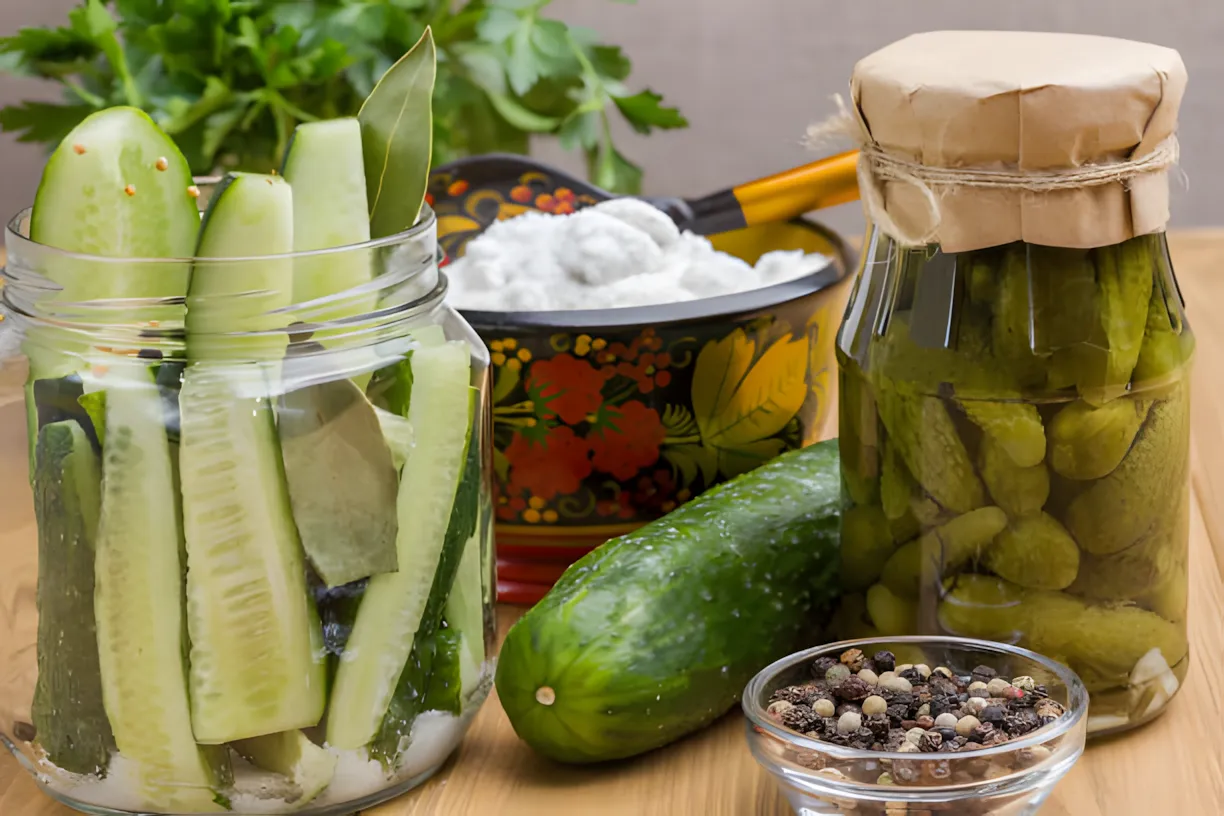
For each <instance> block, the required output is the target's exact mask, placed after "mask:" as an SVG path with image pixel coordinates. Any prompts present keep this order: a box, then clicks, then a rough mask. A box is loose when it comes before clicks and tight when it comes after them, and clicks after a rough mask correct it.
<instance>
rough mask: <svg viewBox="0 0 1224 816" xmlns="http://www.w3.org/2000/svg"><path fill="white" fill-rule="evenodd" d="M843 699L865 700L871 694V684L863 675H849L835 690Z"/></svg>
mask: <svg viewBox="0 0 1224 816" xmlns="http://www.w3.org/2000/svg"><path fill="white" fill-rule="evenodd" d="M833 693H834V694H836V695H837V696H838V697H840V698H841V699H843V700H865V699H867V697H868V696H869V695H870V694H871V686H869V685H867V681H866V680H864V679H863V678H861V677H848V678H846V679H845V680H843V681H842V682H841V683H840V684H839V685H838V686H837V688H835V689H834V690H833Z"/></svg>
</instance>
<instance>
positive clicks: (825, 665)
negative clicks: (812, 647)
mask: <svg viewBox="0 0 1224 816" xmlns="http://www.w3.org/2000/svg"><path fill="white" fill-rule="evenodd" d="M836 665H837V658H835V657H818V658H816V659H815V660H813V661H812V676H813V677H815V678H816V679H817V680H823V679H824V677H825V674H826V673H827V672H828V671H829V669H831V668H833V667H834V666H836Z"/></svg>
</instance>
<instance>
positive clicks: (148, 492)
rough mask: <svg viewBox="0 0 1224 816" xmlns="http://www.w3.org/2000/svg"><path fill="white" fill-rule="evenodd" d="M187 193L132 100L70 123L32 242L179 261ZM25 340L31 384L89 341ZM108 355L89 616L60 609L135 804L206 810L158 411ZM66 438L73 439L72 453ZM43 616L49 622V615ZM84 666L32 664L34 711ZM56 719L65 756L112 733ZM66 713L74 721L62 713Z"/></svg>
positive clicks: (220, 767) (155, 293)
mask: <svg viewBox="0 0 1224 816" xmlns="http://www.w3.org/2000/svg"><path fill="white" fill-rule="evenodd" d="M193 192H194V191H193V190H192V188H191V175H190V172H189V170H188V169H187V163H186V161H185V160H184V159H183V157H182V155H181V154H180V153H179V152H178V150H177V149H176V148H175V146H174V143H173V142H172V141H171V140H170V139H169V137H167V136H166V135H165V134H164V133H162V132H161V131H160V130H159V129H158V128H157V126H156V125H155V124H153V122H152V120H150V119H149V117H148V116H146V115H145V114H143V113H141V112H140V111H137V110H133V109H131V108H116V109H111V110H107V111H103V112H101V113H97V114H94V115H93V116H90V117H89V118H87V119H86V120H85V121H84V122H82V123H81V124H80V125H79V126H77V128H75V129H74V130H73V131H72V133H70V134H69V135H68V136H67V137H66V138H65V139H64V142H63V143H62V144H61V145H60V147H59V148H58V149H57V151H56V152H55V154H54V155H53V156H52V158H51V160H50V162H49V163H48V165H47V168H46V170H45V171H44V174H43V180H42V184H41V186H40V187H39V191H38V196H37V198H36V200H35V205H34V212H33V215H32V217H31V228H30V229H31V233H30V237H31V238H32V239H33V240H35V241H37V242H39V243H42V244H46V245H49V246H52V247H55V248H57V249H61V250H67V251H70V252H75V253H82V254H93V255H99V256H106V257H111V258H119V259H124V258H150V259H156V258H166V259H182V258H188V257H190V256H191V254H192V252H193V250H194V248H195V239H196V234H197V232H198V229H199V223H200V221H199V215H198V211H197V208H196V206H195V199H194V198H193ZM189 267H190V265H189V264H188V263H187V262H185V261H183V262H178V263H176V262H167V263H160V264H121V263H106V262H98V261H88V260H83V259H81V258H66V257H65V258H55V259H53V260H51V261H49V262H48V264H47V266H46V268H45V269H44V270H42V271H44V273H45V274H46V275H47V276H48V277H49V278H50V279H51V280H52V281H54V282H55V283H56V284H58V285H59V286H60V287H61V288H62V291H61V292H60V293H59V294H58V295H57V296H56V300H57V301H61V302H81V301H87V300H90V299H104V298H159V299H160V298H166V299H174V298H180V299H181V297H182V296H183V295H184V294H185V293H186V291H187V276H188V272H189ZM164 308H165V309H166V310H167V311H169V312H170V313H171V314H170V319H172V320H173V319H180V318H181V316H182V308H181V306H177V307H175V306H167V307H164ZM148 314H149V313H148V312H143V313H142V314H139V315H138V314H136V313H135V312H133V313H132V314H124V313H121V312H120V313H114V312H112V313H111V314H110V315H108V319H111V320H113V321H115V322H120V321H122V320H124V319H125V318H126V319H128V320H130V321H138V320H140V319H142V318H147V317H148ZM158 314H159V315H160V314H161V313H160V312H158ZM26 349H27V352H28V354H29V356H30V359H31V378H32V379H34V380H37V379H41V378H55V377H62V376H64V375H67V374H75V373H76V372H77V370H78V369H80V368H82V367H83V366H84V365H85V363H84V357H85V355H86V354H87V353H88V343H87V342H81V343H79V344H74V343H73V342H65V338H63V337H62V336H54V337H51V336H44V334H43V333H42V330H41V329H36V330H35V331H34V332H32V333H31V334H30V335H29V336H28V338H27V344H26ZM105 363H106V364H105V365H101V364H99V365H95V366H94V370H93V375H94V378H95V379H96V380H99V381H100V383H101V387H103V388H105V389H106V392H107V399H106V405H105V409H104V411H103V418H102V419H101V423H100V424H101V425H104V426H105V427H104V429H103V428H98V430H99V433H98V434H97V436H98V438H99V439H102V438H105V439H106V440H107V442H106V446H105V448H104V449H103V457H102V458H103V462H102V485H101V501H100V504H101V507H100V511H99V512H98V521H97V537H96V540H95V543H94V547H95V550H96V552H95V553H94V556H93V558H94V561H93V575H92V587H91V586H90V585H89V579H88V577H87V576H86V577H83V576H80V575H77V576H76V577H77V579H79V580H80V581H81V583H80V584H79V585H78V586H77V587H76V593H77V597H78V599H83V598H84V596H85V594H87V593H89V592H92V607H93V613H92V616H91V617H92V620H81V619H80V613H79V612H78V613H75V614H74V615H73V620H72V621H71V622H70V624H71V625H72V626H73V627H75V630H74V632H73V636H74V637H82V636H86V635H85V633H87V632H88V631H89V627H90V626H91V625H93V626H96V647H95V648H96V651H97V658H98V660H97V668H96V672H97V682H99V683H100V687H101V696H102V704H103V707H104V709H105V712H106V719H107V721H108V722H109V730H110V732H111V733H112V734H113V737H114V742H115V744H116V746H117V747H118V749H119V752H120V753H121V754H122V755H123V756H124V757H125V758H126V759H128V760H129V761H130V763H131V765H132V766H133V770H132V772H131V774H132V780H133V786H134V787H135V789H136V792H137V794H138V795H139V796H140V797H141V799H142V800H143V802H144V805H145V806H147V807H148V808H150V809H152V810H158V811H162V812H169V811H179V812H198V813H204V812H213V811H219V810H221V809H222V808H221V807H220V806H219V805H217V804H216V802H215V801H214V793H213V791H212V790H211V789H210V788H213V787H216V786H218V785H220V784H221V783H222V782H223V781H224V777H225V776H226V773H227V770H228V768H227V764H226V762H225V757H224V755H223V754H221V753H219V752H214V751H211V750H204V749H201V748H200V747H199V746H197V745H196V743H195V741H194V739H193V738H192V732H191V717H190V708H189V703H188V698H187V669H186V666H185V665H184V663H183V654H184V651H185V649H184V641H183V617H184V613H183V595H182V592H183V583H182V581H183V577H182V569H183V563H182V559H181V555H180V545H181V541H182V531H181V527H180V524H179V516H178V499H177V496H176V494H175V491H174V487H173V485H174V463H173V459H172V454H171V447H170V443H169V440H168V438H167V434H166V428H165V406H164V403H163V401H162V398H161V395H160V393H159V391H158V388H157V386H156V384H155V382H154V377H153V372H152V370H151V369H150V368H148V367H147V366H146V365H145V363H144V362H143V361H138V360H136V359H134V358H132V357H128V356H125V355H120V354H112V355H107V357H106V360H105ZM42 390H43V389H40V388H39V387H37V385H36V386H34V387H31V388H30V389H28V391H27V394H29V395H34V396H35V397H37V396H38V395H39V394H40V391H42ZM78 390H79V387H78ZM31 413H32V414H33V415H35V416H36V415H37V414H38V413H39V412H38V411H32V412H31ZM47 413H49V412H47ZM103 430H104V431H105V432H103ZM55 433H57V434H58V433H59V432H58V431H57V432H55ZM79 441H80V440H79V438H77V439H74V440H73V447H74V451H75V450H78V443H79ZM77 455H78V454H77V453H75V452H74V453H73V454H72V456H73V457H76V456H77ZM83 461H84V460H83V459H78V460H76V462H75V463H74V465H73V467H72V468H71V472H72V473H73V474H74V478H73V480H72V481H71V482H70V481H69V479H68V473H69V471H68V470H67V469H66V470H65V471H64V472H63V473H61V474H60V478H61V480H62V483H61V484H60V486H59V487H60V490H61V495H62V496H66V495H67V493H66V492H64V491H67V490H69V489H71V490H73V491H75V495H76V496H77V499H78V501H79V502H80V505H81V511H82V514H83V515H82V519H84V518H86V514H87V513H88V512H89V511H87V509H86V508H87V507H88V505H89V498H88V495H87V488H86V487H85V485H86V484H87V482H88V479H86V480H84V481H82V480H81V479H80V478H76V477H80V476H81V474H82V467H81V465H82V464H83ZM87 469H88V467H87V466H86V467H85V468H84V470H87ZM34 472H35V480H36V482H39V481H40V480H41V483H40V484H39V486H38V489H39V491H40V492H41V491H50V490H51V484H50V482H51V481H53V477H50V476H48V475H47V474H48V470H47V468H46V467H45V466H44V467H43V468H42V469H40V468H38V467H35V471H34ZM44 496H46V494H44ZM68 522H69V519H67V518H64V519H61V520H60V523H61V524H65V523H68ZM46 534H52V535H53V534H55V531H54V525H51V527H50V528H49V529H48V530H40V535H46ZM79 555H80V551H79V550H66V551H64V552H62V553H60V555H59V559H60V562H59V563H56V560H55V559H52V558H42V559H40V572H42V573H43V574H40V577H39V580H40V584H42V585H44V586H46V587H48V588H50V587H51V586H52V585H53V584H54V583H55V581H56V576H57V575H59V574H60V571H62V570H65V569H67V568H69V566H70V564H71V563H72V562H73V561H74V559H75V558H77V557H78V556H79ZM64 595H65V597H64V598H62V599H61V601H60V602H61V603H62V602H65V601H67V600H69V599H70V597H71V593H69V592H67V591H65V593H64ZM51 618H52V621H50V622H49V625H52V626H53V625H54V618H55V615H54V614H52V615H51ZM40 623H41V622H40ZM61 625H62V622H61ZM65 631H67V630H65ZM50 637H57V638H58V635H54V634H52V633H50V632H49V631H48V633H47V634H44V632H43V631H41V630H40V643H39V651H40V655H47V656H49V655H51V654H55V653H56V652H55V648H57V647H59V646H65V645H67V641H64V642H63V643H58V642H57V643H56V644H51V643H47V642H46V640H47V638H50ZM89 663H90V661H88V659H87V658H85V657H78V658H77V659H76V660H75V662H74V663H73V664H72V665H69V666H64V665H60V666H50V665H44V666H41V667H40V678H39V684H40V688H41V695H40V696H39V705H40V706H41V705H42V703H44V702H49V701H50V695H52V694H59V693H60V692H61V691H63V688H56V689H53V688H52V686H57V687H58V686H59V682H60V680H62V679H63V678H64V677H65V674H64V672H67V675H70V676H71V678H72V683H73V685H74V686H75V687H76V688H77V689H84V688H85V686H86V685H88V684H89V682H90V679H89V673H90V669H89ZM57 678H59V679H57ZM64 688H67V687H66V686H65V687H64ZM78 702H85V698H84V697H79V698H78ZM54 705H62V703H58V704H54ZM53 713H54V716H55V718H56V719H57V720H58V721H59V722H62V723H66V724H68V726H69V727H70V728H73V729H78V733H77V734H76V735H75V736H74V737H73V739H74V742H75V745H76V748H77V749H81V750H86V749H88V746H89V745H90V744H91V743H93V744H101V743H106V742H107V741H108V739H109V738H108V737H107V736H106V734H105V733H103V731H102V725H101V724H100V723H95V728H96V733H95V734H94V735H93V736H91V737H90V736H86V735H85V734H84V733H83V732H81V731H80V729H81V728H82V727H86V728H88V727H89V726H88V720H87V719H86V713H85V712H84V711H78V714H77V715H72V714H70V713H68V712H67V711H65V710H62V709H61V710H60V711H54V712H53ZM74 716H80V717H81V718H82V719H81V720H80V721H76V722H70V721H72V720H74ZM39 731H40V738H42V737H43V735H44V734H45V735H46V736H45V738H46V739H47V740H48V750H51V751H52V752H53V753H54V754H56V755H58V756H60V757H61V758H63V752H62V748H63V745H62V744H61V743H59V742H58V738H57V736H56V734H55V731H54V729H53V728H51V727H48V728H47V729H44V728H43V727H42V726H40V727H39ZM95 740H96V741H97V742H96V743H95V742H94V741H95ZM81 759H82V760H83V759H84V758H83V757H82V758H81ZM68 762H73V763H75V762H76V760H75V759H71V760H68V761H66V764H68Z"/></svg>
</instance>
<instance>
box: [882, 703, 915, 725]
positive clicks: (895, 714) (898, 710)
mask: <svg viewBox="0 0 1224 816" xmlns="http://www.w3.org/2000/svg"><path fill="white" fill-rule="evenodd" d="M884 713H885V714H886V715H887V716H888V721H889V722H890V723H892V726H893V728H900V727H901V721H902V720H905V719H908V718H909V707H908V706H903V705H897V704H896V703H893V704H892V705H890V706H889V707H888V710H887V711H885V712H884Z"/></svg>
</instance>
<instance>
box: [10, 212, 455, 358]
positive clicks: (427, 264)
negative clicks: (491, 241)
mask: <svg viewBox="0 0 1224 816" xmlns="http://www.w3.org/2000/svg"><path fill="white" fill-rule="evenodd" d="M27 224H28V217H27V218H26V219H24V220H23V219H20V218H19V219H18V220H17V221H14V223H13V225H12V226H10V229H9V232H8V235H7V245H8V262H7V266H6V267H5V268H4V269H3V270H2V271H0V276H2V279H3V281H4V285H3V287H0V308H3V309H4V311H5V313H6V317H7V320H6V321H5V322H6V323H8V324H9V329H8V330H9V331H14V332H16V333H17V335H18V342H20V343H21V346H22V349H23V350H24V351H25V353H26V355H27V356H29V357H30V358H31V361H32V363H34V364H35V365H39V364H42V365H44V366H46V367H48V368H50V369H53V370H54V372H55V373H60V372H64V371H73V370H78V369H79V367H80V366H81V365H82V364H85V363H87V362H88V361H90V360H94V361H96V360H98V359H99V358H105V357H106V356H108V355H122V356H129V357H130V356H139V357H142V358H145V359H152V360H163V361H170V362H190V363H195V362H223V363H227V364H241V363H260V364H278V363H279V362H280V361H282V360H283V361H286V366H287V367H288V365H289V362H288V361H290V360H293V361H296V362H295V365H297V367H298V368H301V367H302V366H303V365H304V361H311V362H312V364H314V365H316V366H317V367H318V368H319V369H320V370H325V369H339V370H344V371H347V370H349V369H351V368H353V367H354V366H356V367H358V368H361V367H363V363H362V362H361V361H363V360H364V361H367V362H368V361H371V360H374V359H383V358H385V357H386V356H392V355H395V354H397V353H402V351H403V349H404V348H407V347H410V346H411V343H412V332H413V331H414V330H415V329H418V328H420V327H422V326H427V325H432V324H437V323H439V322H440V321H441V319H442V316H443V315H442V313H443V310H444V309H446V308H447V307H446V306H445V304H444V298H445V295H446V290H447V283H446V278H445V276H444V275H443V274H442V273H441V272H440V271H439V269H438V254H437V239H436V226H435V222H434V221H433V218H432V214H429V218H428V223H427V224H424V225H423V227H424V228H417V229H414V230H412V231H410V232H408V233H405V234H404V235H403V236H397V238H396V239H392V240H389V241H384V242H377V243H372V244H368V245H362V246H358V247H350V248H344V249H338V250H334V251H325V252H318V253H302V254H295V255H286V256H278V257H273V258H250V259H183V260H177V259H175V260H147V259H130V260H129V259H114V258H101V257H87V256H79V255H72V254H68V253H63V252H59V251H57V250H54V249H51V248H50V247H46V246H43V245H40V244H37V243H35V242H33V241H31V240H29V239H28V238H27V237H26V235H27V234H28V232H27V230H26V228H25V227H26V225H27ZM62 375H63V374H61V376H62Z"/></svg>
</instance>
